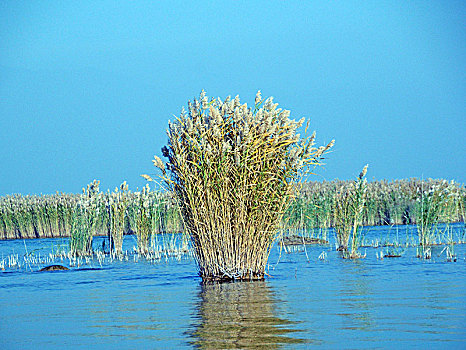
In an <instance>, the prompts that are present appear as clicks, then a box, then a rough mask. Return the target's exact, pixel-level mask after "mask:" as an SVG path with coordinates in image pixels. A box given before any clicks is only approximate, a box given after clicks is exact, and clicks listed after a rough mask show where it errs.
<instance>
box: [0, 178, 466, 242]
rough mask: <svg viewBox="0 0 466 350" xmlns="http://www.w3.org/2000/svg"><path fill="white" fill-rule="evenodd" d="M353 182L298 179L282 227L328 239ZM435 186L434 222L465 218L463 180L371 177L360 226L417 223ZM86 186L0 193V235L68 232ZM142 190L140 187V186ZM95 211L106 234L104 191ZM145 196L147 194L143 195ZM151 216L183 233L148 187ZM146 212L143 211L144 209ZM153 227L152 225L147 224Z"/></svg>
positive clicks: (129, 225)
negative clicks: (338, 202)
mask: <svg viewBox="0 0 466 350" xmlns="http://www.w3.org/2000/svg"><path fill="white" fill-rule="evenodd" d="M351 182H352V181H341V180H334V181H324V182H316V181H310V182H306V183H304V184H303V187H302V189H301V191H300V193H299V195H298V196H297V197H296V198H295V199H294V201H292V202H291V204H290V206H289V208H287V210H286V211H285V214H284V216H283V221H282V224H281V226H280V227H281V229H282V230H283V231H285V232H290V233H291V234H293V233H296V232H304V233H305V235H309V236H315V237H320V238H323V239H324V240H327V239H328V237H327V236H328V233H329V232H333V231H331V230H330V228H332V227H335V219H334V218H335V215H334V206H335V198H336V195H337V193H338V192H341V191H344V190H345V189H346V188H348V187H349V186H350V183H351ZM435 188H441V189H442V191H445V196H443V198H444V201H443V204H442V205H441V206H439V209H441V214H439V216H438V217H439V218H438V222H439V223H453V222H464V221H465V218H466V213H465V206H466V189H465V187H464V186H463V185H461V184H458V183H456V182H453V181H450V182H447V181H446V180H433V179H425V180H420V179H405V180H395V181H385V180H382V181H372V182H368V183H367V198H366V205H365V207H364V210H363V214H362V222H361V224H362V225H363V226H381V225H403V224H413V225H417V224H421V225H423V226H424V227H429V226H428V225H426V224H425V223H424V224H422V219H421V217H422V216H421V215H422V212H423V210H422V208H428V205H426V203H424V201H426V200H427V198H428V194H429V193H432V192H433V191H434V189H435ZM85 192H86V189H83V193H81V194H67V193H59V192H57V193H56V194H51V195H20V194H15V195H7V196H3V197H0V239H22V238H52V237H70V236H71V231H72V229H73V223H74V222H75V221H76V216H77V215H78V214H79V210H77V208H78V207H79V206H80V203H82V202H83V201H85V200H86V198H85V197H86V195H85ZM141 192H142V191H141ZM99 193H100V194H99V195H98V197H97V198H96V201H97V203H96V205H97V207H99V208H100V209H99V210H98V211H95V215H96V220H95V222H96V223H95V234H93V235H94V236H103V235H108V232H109V228H108V222H109V214H108V210H107V209H106V206H107V203H108V201H109V199H108V197H109V196H110V193H109V192H99ZM125 195H126V196H128V201H129V205H128V208H127V210H126V216H125V224H124V233H125V234H132V233H135V234H136V233H137V232H138V229H137V226H136V225H137V222H136V217H137V213H138V212H139V210H140V208H141V206H142V205H143V204H141V197H140V191H135V192H129V193H127V194H125ZM146 197H148V198H146ZM144 198H146V199H145V201H146V202H147V203H148V204H149V211H150V212H151V213H152V214H151V215H152V216H151V217H152V218H153V219H151V220H155V221H156V222H153V223H151V225H152V226H151V227H156V229H155V232H164V233H174V232H183V224H182V220H181V217H180V214H179V208H178V205H177V204H176V202H175V200H174V199H173V198H171V197H170V196H169V195H168V194H167V193H164V192H159V191H153V190H152V191H147V192H146V194H144ZM143 215H147V214H143ZM152 230H153V229H152Z"/></svg>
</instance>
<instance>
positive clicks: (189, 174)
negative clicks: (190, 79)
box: [153, 92, 333, 280]
mask: <svg viewBox="0 0 466 350" xmlns="http://www.w3.org/2000/svg"><path fill="white" fill-rule="evenodd" d="M277 106H278V104H274V103H273V99H272V98H268V99H267V100H265V101H264V100H262V98H261V94H260V92H258V93H257V95H256V99H255V106H254V108H253V109H252V108H248V106H247V105H246V104H241V103H240V99H239V97H238V96H237V97H235V98H234V99H230V97H228V98H227V99H226V100H225V101H222V100H220V99H212V100H210V101H209V100H208V98H207V97H206V95H205V93H204V92H202V93H201V95H200V99H199V100H196V99H195V100H194V101H193V102H192V103H191V102H189V103H188V111H187V112H186V111H185V110H184V109H183V110H182V112H181V115H180V116H179V117H178V118H176V121H175V122H173V123H170V122H169V129H168V130H167V133H168V139H169V140H168V147H164V148H163V150H162V152H163V155H164V156H165V157H166V158H168V162H167V164H166V166H165V165H164V164H163V162H162V160H161V159H160V158H158V157H155V158H154V160H153V162H154V165H155V166H157V167H158V168H160V169H161V171H162V172H163V179H164V180H165V183H166V185H167V186H168V188H169V189H170V190H171V191H173V193H174V194H175V196H176V198H177V200H178V203H179V206H180V209H181V213H182V217H183V220H184V224H185V228H186V230H187V231H188V233H189V234H190V236H191V239H192V243H193V246H194V250H195V256H196V259H197V263H198V267H199V274H200V276H201V277H202V278H203V280H232V279H235V280H242V279H262V278H264V274H265V267H266V263H267V259H268V256H269V252H270V248H271V246H272V243H273V240H274V238H275V236H276V232H277V228H278V226H279V224H280V222H281V219H282V217H283V213H284V212H285V210H286V208H287V206H288V203H289V200H290V198H291V197H292V196H293V191H294V189H295V184H296V182H297V181H299V180H300V179H301V177H302V176H303V174H304V173H305V171H306V170H307V169H308V168H309V167H311V166H316V165H318V164H319V163H320V160H321V157H322V155H323V153H324V152H326V151H327V150H328V149H330V148H331V147H332V145H333V141H332V142H331V143H329V144H328V145H327V146H326V147H323V146H321V147H319V148H316V147H314V138H315V133H314V134H313V135H312V136H310V137H305V138H301V136H300V135H299V134H297V133H296V131H297V129H298V128H299V127H301V126H302V124H303V122H304V118H303V119H301V120H300V121H298V122H297V121H295V120H292V119H290V118H289V115H290V112H289V111H287V110H282V109H280V108H277ZM306 131H307V127H306Z"/></svg>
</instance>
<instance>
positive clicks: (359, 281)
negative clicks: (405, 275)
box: [340, 261, 374, 331]
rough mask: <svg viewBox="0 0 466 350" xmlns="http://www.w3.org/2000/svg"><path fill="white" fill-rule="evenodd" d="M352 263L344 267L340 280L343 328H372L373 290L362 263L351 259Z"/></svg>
mask: <svg viewBox="0 0 466 350" xmlns="http://www.w3.org/2000/svg"><path fill="white" fill-rule="evenodd" d="M351 263H352V264H350V265H349V266H344V267H345V270H346V271H345V274H344V275H343V276H344V278H343V280H342V289H341V291H340V295H341V301H342V303H343V305H344V309H345V310H347V312H345V313H340V315H341V316H345V318H346V321H347V322H345V325H344V326H343V328H344V329H353V330H369V331H370V330H372V328H373V327H374V321H373V319H372V312H373V309H374V305H373V302H372V301H373V292H372V290H371V288H370V285H369V284H368V281H367V278H368V277H367V276H365V273H366V272H367V271H366V270H365V267H364V265H362V264H359V262H358V261H351Z"/></svg>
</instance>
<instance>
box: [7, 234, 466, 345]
mask: <svg viewBox="0 0 466 350" xmlns="http://www.w3.org/2000/svg"><path fill="white" fill-rule="evenodd" d="M458 227H459V226H458ZM408 231H409V228H407V227H399V228H398V230H396V232H395V230H393V228H392V229H388V228H386V227H385V228H371V229H368V230H367V232H368V233H367V235H366V239H368V240H369V241H370V240H376V239H378V238H379V237H390V238H391V239H394V237H396V235H400V237H399V238H401V239H400V240H404V237H405V236H406V232H408ZM101 241H102V238H96V239H95V244H96V245H97V246H98V245H99V244H101ZM60 243H62V244H64V245H65V246H66V244H67V240H66V239H40V240H28V241H25V242H24V241H22V240H16V241H2V242H0V258H2V259H3V261H4V262H5V259H6V257H7V256H8V255H11V254H13V253H14V254H17V255H18V256H19V260H20V261H21V259H22V257H23V256H24V254H25V253H26V250H27V252H28V253H31V252H34V254H35V256H38V255H39V254H41V255H42V256H44V255H46V254H47V253H48V252H49V251H51V249H52V247H54V248H53V249H56V246H57V245H58V244H60ZM134 245H135V239H134V237H132V236H126V237H125V245H124V248H125V249H129V250H130V249H131V248H132V246H134ZM444 248H445V246H438V247H434V248H433V251H432V259H430V260H422V259H418V258H416V248H402V249H401V250H400V252H401V254H402V257H401V258H392V259H388V258H385V259H383V260H380V259H377V257H376V253H379V252H382V251H383V252H385V250H386V249H387V248H378V249H374V248H362V249H361V252H363V253H364V250H365V251H366V253H367V256H366V258H365V259H359V260H345V259H342V258H341V257H340V255H339V253H338V252H336V251H335V248H334V247H333V246H331V245H329V246H307V248H306V250H302V249H298V250H297V251H293V252H291V253H286V252H284V251H283V250H282V251H280V249H279V247H278V245H276V246H275V247H274V249H273V250H272V253H271V256H270V259H269V264H270V266H269V270H268V273H269V274H270V277H269V278H268V279H267V280H265V281H262V282H241V283H224V284H209V285H203V284H202V283H201V280H200V278H199V277H198V276H197V271H196V265H195V262H194V261H193V259H192V258H191V257H189V256H184V257H182V258H181V259H175V258H162V259H161V260H160V261H159V262H156V263H154V262H147V261H144V260H139V261H135V259H134V257H132V256H131V255H129V257H128V260H127V261H126V260H124V261H116V262H115V261H114V262H113V263H107V262H105V261H103V262H101V263H99V262H98V261H97V260H93V261H89V262H88V263H85V262H81V264H80V266H79V267H77V266H75V267H71V269H70V270H69V271H56V272H38V269H39V268H40V267H43V266H36V265H29V266H28V265H27V264H23V265H22V266H21V268H17V267H14V268H9V267H8V266H5V271H3V272H2V271H0V334H1V343H0V348H1V349H37V348H43V349H67V348H73V349H89V348H108V349H114V348H118V349H125V348H134V349H160V348H162V349H163V348H167V349H182V348H201V349H218V348H248V347H251V348H264V349H275V348H285V349H306V348H310V347H315V346H319V347H322V348H326V349H328V348H331V349H341V348H345V349H365V348H370V349H374V348H408V347H409V348H423V349H430V348H448V349H455V348H456V349H464V348H466V245H465V244H460V245H455V247H454V250H455V253H456V255H457V261H456V262H447V261H446V254H445V251H443V252H442V250H443V249H444ZM322 253H324V254H322ZM323 255H326V257H325V259H323V260H322V259H319V256H320V257H321V258H323ZM63 264H64V265H68V262H67V261H64V262H63Z"/></svg>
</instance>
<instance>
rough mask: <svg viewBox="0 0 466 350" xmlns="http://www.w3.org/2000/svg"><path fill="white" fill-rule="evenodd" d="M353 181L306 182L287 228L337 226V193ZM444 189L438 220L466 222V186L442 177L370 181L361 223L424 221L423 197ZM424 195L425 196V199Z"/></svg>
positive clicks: (315, 230) (312, 231)
mask: <svg viewBox="0 0 466 350" xmlns="http://www.w3.org/2000/svg"><path fill="white" fill-rule="evenodd" d="M351 186H354V184H353V181H352V180H349V181H342V180H334V181H324V182H313V181H310V182H306V183H305V184H304V185H303V188H302V190H301V193H300V195H299V196H298V197H297V198H296V200H295V201H294V203H292V205H291V206H290V207H289V209H288V210H287V212H286V213H285V218H286V224H285V225H284V228H285V229H288V230H289V229H296V230H301V231H305V232H306V234H308V235H315V236H317V235H319V234H325V233H326V232H327V231H328V229H329V228H330V227H335V225H336V222H335V213H334V208H335V201H336V198H337V196H338V193H343V192H345V191H349V188H350V187H351ZM438 188H440V189H442V191H443V192H444V200H443V202H442V205H441V206H440V207H439V210H440V211H441V214H439V222H442V223H453V222H464V221H465V218H466V212H465V205H466V189H465V187H464V185H462V184H459V183H456V182H454V181H450V182H448V181H446V180H443V179H435V180H434V179H425V180H420V179H415V178H413V179H405V180H395V181H386V180H381V181H376V180H374V181H372V182H368V183H367V190H366V201H365V206H364V209H363V212H362V217H361V225H363V226H382V225H407V224H412V225H416V224H420V223H421V222H422V208H423V206H424V207H426V206H425V203H424V204H423V200H425V199H426V196H427V194H428V193H432V192H433V191H435V189H438ZM423 198H424V199H423Z"/></svg>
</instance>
